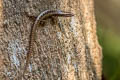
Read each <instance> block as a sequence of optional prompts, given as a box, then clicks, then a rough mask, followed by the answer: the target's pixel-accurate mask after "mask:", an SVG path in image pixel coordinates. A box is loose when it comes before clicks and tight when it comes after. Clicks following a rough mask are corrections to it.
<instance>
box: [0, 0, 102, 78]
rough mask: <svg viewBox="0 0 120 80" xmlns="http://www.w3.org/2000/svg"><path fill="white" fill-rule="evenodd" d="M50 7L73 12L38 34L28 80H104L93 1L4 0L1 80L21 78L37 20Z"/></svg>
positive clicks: (0, 13) (47, 24) (0, 23)
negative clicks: (31, 30) (68, 16)
mask: <svg viewBox="0 0 120 80" xmlns="http://www.w3.org/2000/svg"><path fill="white" fill-rule="evenodd" d="M47 9H51V10H53V9H59V10H63V11H69V12H72V13H74V15H75V16H74V17H71V18H63V17H60V18H58V20H57V24H51V22H52V20H51V19H47V20H46V21H45V25H44V26H39V27H38V29H37V30H36V36H35V40H36V41H35V44H34V45H33V46H34V49H33V50H34V53H32V55H31V59H30V64H29V67H28V69H27V73H26V74H25V77H24V78H23V80H24V79H25V78H26V79H27V80H101V71H102V68H101V67H102V62H101V59H102V50H101V47H100V46H99V44H98V41H97V36H96V22H95V16H94V3H93V0H0V80H15V79H16V80H21V75H22V72H23V70H24V66H25V61H26V55H27V48H28V47H29V46H28V44H29V35H30V29H31V26H32V25H33V24H34V21H35V20H34V19H32V18H30V17H29V16H36V17H37V16H38V15H39V14H40V13H41V12H42V11H44V10H47Z"/></svg>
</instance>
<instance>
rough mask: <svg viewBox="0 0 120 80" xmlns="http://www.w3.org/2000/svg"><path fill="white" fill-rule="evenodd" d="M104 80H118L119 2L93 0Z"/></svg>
mask: <svg viewBox="0 0 120 80" xmlns="http://www.w3.org/2000/svg"><path fill="white" fill-rule="evenodd" d="M94 1H95V15H96V21H97V34H98V39H99V43H100V45H101V46H102V49H103V74H104V77H105V80H120V0H94Z"/></svg>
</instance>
